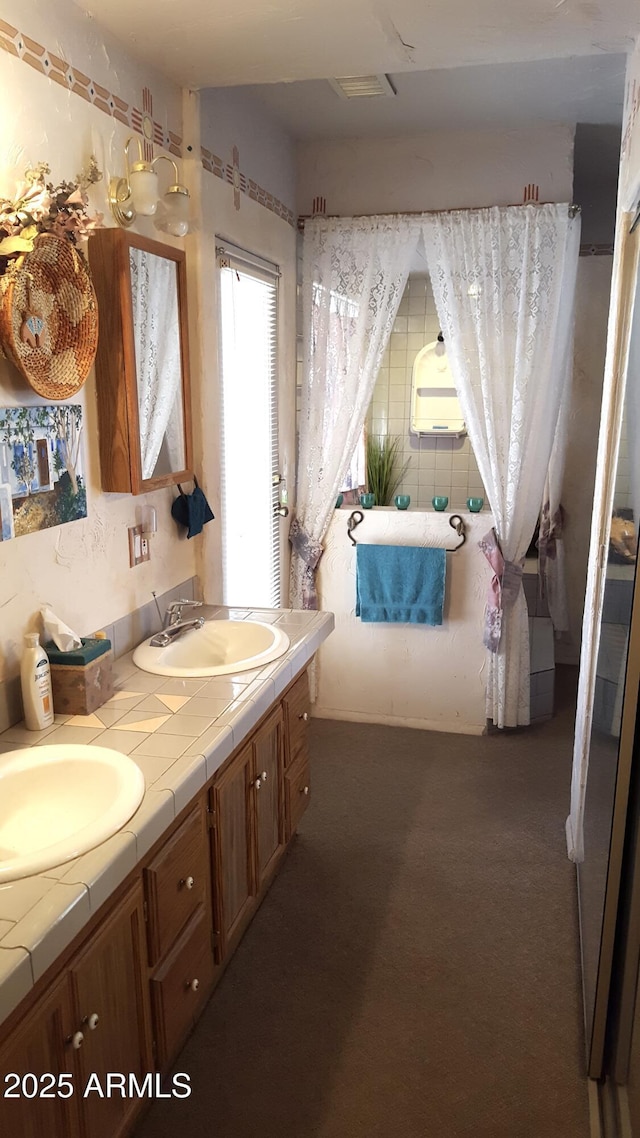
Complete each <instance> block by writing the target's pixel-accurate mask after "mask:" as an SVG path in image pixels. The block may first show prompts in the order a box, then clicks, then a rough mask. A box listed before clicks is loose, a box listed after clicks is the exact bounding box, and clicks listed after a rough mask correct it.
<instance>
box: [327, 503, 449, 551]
mask: <svg viewBox="0 0 640 1138" xmlns="http://www.w3.org/2000/svg"><path fill="white" fill-rule="evenodd" d="M363 521H364V514H363V513H362V510H354V511H353V513H351V514H350V515H349V518H348V519H347V533H348V535H349V541H350V542H351V544H352V545H357V542H356V539H355V537H354V536H353V531H354V529H355V528H356V526H359V525H360V522H363ZM449 525H450V526H451V527H452V529H454V530H455V531H456V533H457V535H458V537H459V538H460V541H459V542H458V544H457V545H453V546H448V545H446V546H445V552H446V553H455V551H456V549H461V548H462V546H463V545H464V543H465V541H466V540H467V534H466V531H465V528H464V522H463V520H462V518H461V517H460V514H452V515H451V517H450V518H449Z"/></svg>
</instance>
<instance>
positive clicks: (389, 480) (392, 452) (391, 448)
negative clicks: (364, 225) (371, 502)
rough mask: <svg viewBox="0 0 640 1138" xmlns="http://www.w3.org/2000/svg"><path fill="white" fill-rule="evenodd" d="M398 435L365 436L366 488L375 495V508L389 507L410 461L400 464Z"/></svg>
mask: <svg viewBox="0 0 640 1138" xmlns="http://www.w3.org/2000/svg"><path fill="white" fill-rule="evenodd" d="M400 441H401V440H400V438H399V436H398V435H368V436H367V487H368V489H369V493H371V494H375V497H376V505H377V506H390V505H391V504H392V502H393V495H394V493H395V491H396V489H397V487H398V486H399V485H400V483H401V481H402V479H403V478H404V476H405V474H406V472H407V469H408V466H409V463H410V461H411V460H410V459H409V458H408V459H407V461H406V462H405V463H404V465H402V466H401V464H400V458H401V455H400Z"/></svg>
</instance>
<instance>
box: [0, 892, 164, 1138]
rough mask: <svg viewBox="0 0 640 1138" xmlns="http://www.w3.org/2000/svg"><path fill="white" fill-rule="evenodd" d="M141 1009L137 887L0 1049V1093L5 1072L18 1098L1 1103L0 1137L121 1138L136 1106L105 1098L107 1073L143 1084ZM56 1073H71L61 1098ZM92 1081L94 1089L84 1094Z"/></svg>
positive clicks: (147, 1056) (145, 1040) (147, 1047)
mask: <svg viewBox="0 0 640 1138" xmlns="http://www.w3.org/2000/svg"><path fill="white" fill-rule="evenodd" d="M148 1009H149V1000H148V995H147V987H146V974H145V967H144V910H143V901H142V887H141V884H140V882H137V883H136V884H135V885H134V886H133V888H131V889H129V890H128V891H127V893H126V894H125V896H124V897H123V898H122V900H121V901H120V902H119V904H117V905H116V907H115V908H114V909H113V910H112V912H111V913H110V914H109V915H108V916H107V917H105V919H104V921H103V922H102V923H101V924H100V925H99V927H98V929H97V930H96V931H95V932H94V933H93V935H91V936H90V937H89V938H88V940H87V941H86V943H85V944H84V945H83V946H82V947H81V948H80V949H79V950H78V952H77V953H76V954H75V956H73V957H72V959H71V961H70V963H69V965H68V966H67V968H66V970H65V971H64V973H63V974H62V975H61V976H60V977H59V979H58V980H57V981H55V982H54V983H53V985H52V986H51V987H50V988H49V989H47V991H46V993H45V994H44V996H43V997H42V998H41V999H40V1000H39V1001H38V1003H37V1004H36V1005H35V1006H34V1008H33V1009H32V1011H31V1012H30V1013H29V1015H28V1017H27V1018H26V1020H25V1021H24V1023H21V1024H20V1025H19V1027H17V1028H16V1029H15V1031H14V1033H13V1034H12V1035H11V1037H10V1039H9V1041H8V1042H7V1045H6V1046H5V1048H4V1049H3V1050H2V1051H0V1077H1V1080H2V1094H3V1095H4V1094H5V1093H6V1090H7V1085H8V1083H7V1076H8V1075H9V1073H10V1072H15V1073H16V1074H17V1075H19V1076H20V1079H21V1080H23V1082H22V1084H21V1088H20V1093H21V1096H22V1097H21V1098H20V1099H16V1100H12V1099H6V1098H4V1097H3V1098H1V1099H0V1134H2V1135H5V1134H6V1135H11V1138H42V1136H43V1134H44V1135H46V1136H47V1138H121V1136H122V1135H124V1134H125V1133H126V1132H127V1131H128V1130H129V1126H130V1123H131V1121H132V1119H133V1117H134V1115H135V1114H136V1113H137V1111H138V1110H139V1108H140V1100H139V1099H137V1098H130V1097H128V1096H127V1097H126V1098H123V1097H121V1095H120V1094H119V1093H118V1092H116V1093H115V1094H113V1095H111V1097H107V1095H106V1093H105V1087H106V1075H107V1073H108V1072H122V1073H123V1074H126V1075H128V1074H129V1073H130V1072H131V1073H133V1074H135V1075H136V1076H137V1078H138V1079H139V1081H140V1082H142V1079H143V1078H144V1075H145V1074H146V1072H147V1071H150V1070H151V1069H152V1054H151V1035H150V1029H149V1010H148ZM49 1074H51V1075H53V1076H54V1080H55V1083H54V1087H53V1088H52V1087H51V1085H50V1080H49V1079H48V1077H47V1076H48V1075H49ZM62 1075H66V1076H71V1080H70V1085H71V1086H72V1088H73V1094H72V1095H71V1096H70V1097H69V1098H59V1097H58V1094H59V1093H60V1090H59V1088H60V1087H62V1092H61V1093H62V1094H65V1093H66V1087H65V1082H66V1080H65V1079H61V1078H59V1076H62ZM33 1076H35V1077H36V1079H37V1080H38V1084H37V1094H36V1095H35V1096H34V1097H27V1096H29V1095H30V1094H31V1093H32V1090H33V1089H35V1088H34V1080H33V1078H32V1077H33ZM90 1076H93V1077H94V1078H95V1080H96V1089H95V1090H94V1091H93V1090H92V1091H90V1093H86V1090H87V1085H88V1084H89V1078H90ZM97 1084H99V1088H100V1089H98V1085H97ZM43 1089H49V1090H55V1095H54V1097H52V1098H43V1097H42V1092H43ZM100 1090H101V1091H102V1094H101V1093H100Z"/></svg>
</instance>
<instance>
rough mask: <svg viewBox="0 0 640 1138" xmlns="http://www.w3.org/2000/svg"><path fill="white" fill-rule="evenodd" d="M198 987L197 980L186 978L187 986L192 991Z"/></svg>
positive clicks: (195, 990) (198, 982)
mask: <svg viewBox="0 0 640 1138" xmlns="http://www.w3.org/2000/svg"><path fill="white" fill-rule="evenodd" d="M199 987H200V981H199V980H187V988H189V989H190V990H191V991H192V992H197V991H198V988H199Z"/></svg>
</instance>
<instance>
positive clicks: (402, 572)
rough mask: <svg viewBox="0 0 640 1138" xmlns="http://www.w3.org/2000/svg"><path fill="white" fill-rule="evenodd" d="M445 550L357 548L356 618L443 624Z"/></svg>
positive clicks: (394, 546)
mask: <svg viewBox="0 0 640 1138" xmlns="http://www.w3.org/2000/svg"><path fill="white" fill-rule="evenodd" d="M446 566H447V563H446V552H445V550H444V549H425V548H423V547H422V546H416V545H361V544H358V545H357V546H356V616H359V617H360V619H361V620H363V621H368V622H377V621H379V622H386V623H390V624H401V623H402V624H433V625H437V624H442V611H443V608H444V583H445V576H446Z"/></svg>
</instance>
